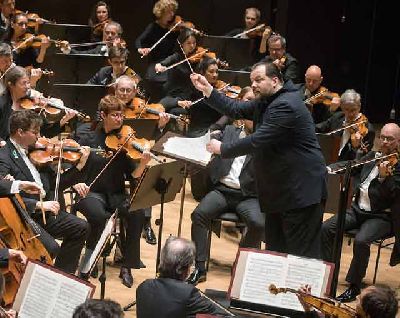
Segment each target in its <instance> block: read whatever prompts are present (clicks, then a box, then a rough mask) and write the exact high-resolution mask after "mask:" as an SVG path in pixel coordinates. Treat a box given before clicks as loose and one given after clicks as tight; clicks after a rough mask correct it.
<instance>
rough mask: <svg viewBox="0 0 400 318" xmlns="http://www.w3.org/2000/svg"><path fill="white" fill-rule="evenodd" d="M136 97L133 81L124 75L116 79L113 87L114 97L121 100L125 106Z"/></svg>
mask: <svg viewBox="0 0 400 318" xmlns="http://www.w3.org/2000/svg"><path fill="white" fill-rule="evenodd" d="M135 95H136V83H135V81H134V80H133V79H132V78H131V77H129V76H126V75H122V76H120V77H119V78H118V79H117V82H116V87H115V96H117V97H118V98H119V99H121V100H123V101H124V102H125V104H127V103H129V102H130V101H131V100H132V99H133V98H134V97H135Z"/></svg>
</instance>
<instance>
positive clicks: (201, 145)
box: [163, 131, 212, 166]
mask: <svg viewBox="0 0 400 318" xmlns="http://www.w3.org/2000/svg"><path fill="white" fill-rule="evenodd" d="M209 142H210V131H208V132H207V133H206V134H205V135H203V136H201V137H197V138H186V137H171V138H169V139H168V140H167V141H166V142H165V143H164V145H163V147H164V152H165V153H166V154H168V155H171V156H173V157H174V158H178V159H183V160H188V161H191V162H194V163H197V164H200V165H202V166H206V165H207V164H208V163H209V162H210V160H211V156H212V154H211V153H210V152H208V151H207V149H206V145H207V143H209Z"/></svg>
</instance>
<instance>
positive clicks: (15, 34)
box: [6, 13, 50, 68]
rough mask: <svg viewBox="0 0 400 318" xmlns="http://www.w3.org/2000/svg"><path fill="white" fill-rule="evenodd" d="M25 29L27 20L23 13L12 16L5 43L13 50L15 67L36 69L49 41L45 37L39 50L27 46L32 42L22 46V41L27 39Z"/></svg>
mask: <svg viewBox="0 0 400 318" xmlns="http://www.w3.org/2000/svg"><path fill="white" fill-rule="evenodd" d="M27 27H28V18H27V16H26V14H25V13H18V14H16V15H14V16H13V17H12V20H11V33H10V36H9V37H8V38H7V39H6V42H7V43H9V44H10V45H11V46H12V48H13V49H14V51H13V54H14V62H15V64H16V65H18V66H22V67H27V66H29V67H32V68H37V67H39V66H40V64H42V63H43V61H44V58H45V56H46V51H47V49H48V48H49V46H50V41H49V39H48V38H47V37H45V38H43V39H42V41H41V44H40V49H35V48H34V47H33V46H32V45H30V44H29V43H32V42H27V45H25V44H23V42H24V39H26V38H28V37H29V35H28V33H27ZM32 36H33V35H32Z"/></svg>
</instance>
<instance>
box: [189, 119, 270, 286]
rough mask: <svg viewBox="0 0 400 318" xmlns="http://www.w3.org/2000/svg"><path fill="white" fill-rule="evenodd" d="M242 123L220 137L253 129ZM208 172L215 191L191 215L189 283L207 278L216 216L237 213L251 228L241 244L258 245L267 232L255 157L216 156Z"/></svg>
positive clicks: (230, 138)
mask: <svg viewBox="0 0 400 318" xmlns="http://www.w3.org/2000/svg"><path fill="white" fill-rule="evenodd" d="M240 125H241V126H240V127H237V126H226V127H225V130H224V132H223V133H222V136H221V137H220V138H219V139H221V140H222V141H223V142H226V143H232V142H236V141H238V140H239V139H241V138H244V137H246V136H247V135H249V134H250V133H251V132H252V130H253V124H252V122H251V121H249V120H244V121H243V122H240ZM209 171H210V178H211V181H212V183H213V190H211V191H210V192H209V193H207V195H206V196H205V197H204V198H203V199H202V200H201V201H200V204H199V205H198V206H197V207H196V209H195V210H194V211H193V213H192V216H191V218H192V240H193V242H194V243H195V245H196V268H195V270H194V272H193V273H192V274H191V275H190V277H189V278H188V282H189V283H191V284H194V285H196V284H197V283H199V282H202V281H205V280H206V265H205V264H206V260H207V237H208V231H209V229H210V223H211V222H212V220H213V219H215V218H217V217H218V216H219V215H221V214H222V213H224V212H228V211H233V212H235V213H237V214H238V215H239V217H240V219H241V220H243V221H244V223H246V226H247V228H248V229H247V231H246V234H245V235H244V237H243V238H242V241H241V243H240V246H242V247H254V248H259V247H260V242H261V239H262V237H263V234H264V223H265V219H264V215H263V214H262V213H261V210H260V205H259V203H258V198H257V192H256V188H255V171H254V167H253V161H252V156H251V155H247V156H240V157H236V158H229V159H222V158H221V157H220V156H217V157H215V158H214V159H213V160H212V161H211V163H210V167H209Z"/></svg>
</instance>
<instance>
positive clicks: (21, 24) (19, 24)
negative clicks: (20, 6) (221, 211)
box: [16, 21, 28, 26]
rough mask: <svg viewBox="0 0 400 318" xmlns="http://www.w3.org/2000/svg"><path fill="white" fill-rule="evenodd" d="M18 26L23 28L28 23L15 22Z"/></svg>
mask: <svg viewBox="0 0 400 318" xmlns="http://www.w3.org/2000/svg"><path fill="white" fill-rule="evenodd" d="M16 24H17V25H18V26H24V25H28V22H23V21H21V22H17V23H16Z"/></svg>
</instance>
